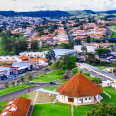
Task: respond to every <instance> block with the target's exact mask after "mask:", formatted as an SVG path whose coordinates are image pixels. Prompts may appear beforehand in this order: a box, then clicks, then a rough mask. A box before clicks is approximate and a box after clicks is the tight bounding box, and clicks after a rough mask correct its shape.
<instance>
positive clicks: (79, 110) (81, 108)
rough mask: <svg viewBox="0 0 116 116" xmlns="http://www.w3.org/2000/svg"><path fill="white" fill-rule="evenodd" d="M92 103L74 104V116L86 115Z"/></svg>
mask: <svg viewBox="0 0 116 116" xmlns="http://www.w3.org/2000/svg"><path fill="white" fill-rule="evenodd" d="M91 106H92V105H86V106H77V107H76V106H74V116H77V114H78V116H86V114H87V111H89V109H90V107H91Z"/></svg>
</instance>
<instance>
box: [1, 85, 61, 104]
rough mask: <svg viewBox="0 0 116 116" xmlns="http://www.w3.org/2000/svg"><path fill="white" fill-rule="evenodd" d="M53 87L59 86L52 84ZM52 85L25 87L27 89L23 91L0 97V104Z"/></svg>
mask: <svg viewBox="0 0 116 116" xmlns="http://www.w3.org/2000/svg"><path fill="white" fill-rule="evenodd" d="M54 85H59V84H54ZM54 85H52V84H49V83H41V84H40V85H38V86H31V87H27V88H24V89H21V90H17V91H15V92H12V93H8V94H5V95H2V96H0V103H1V102H3V101H6V100H10V99H13V98H16V97H18V96H21V95H24V94H26V93H28V92H31V91H34V90H36V89H39V88H43V87H49V86H54Z"/></svg>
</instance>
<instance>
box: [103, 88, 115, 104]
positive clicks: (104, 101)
mask: <svg viewBox="0 0 116 116" xmlns="http://www.w3.org/2000/svg"><path fill="white" fill-rule="evenodd" d="M102 89H103V90H104V91H105V92H107V93H108V94H109V95H111V100H110V99H109V97H108V96H107V95H105V94H104V93H102V94H101V95H102V96H103V98H104V99H103V100H102V103H108V104H112V105H114V106H116V90H115V89H113V88H102Z"/></svg>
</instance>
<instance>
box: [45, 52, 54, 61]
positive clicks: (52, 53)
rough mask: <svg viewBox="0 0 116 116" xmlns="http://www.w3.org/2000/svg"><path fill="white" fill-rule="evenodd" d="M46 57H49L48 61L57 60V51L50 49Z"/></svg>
mask: <svg viewBox="0 0 116 116" xmlns="http://www.w3.org/2000/svg"><path fill="white" fill-rule="evenodd" d="M46 58H47V59H48V61H50V60H56V57H55V52H54V51H53V50H49V51H48V53H47V54H46Z"/></svg>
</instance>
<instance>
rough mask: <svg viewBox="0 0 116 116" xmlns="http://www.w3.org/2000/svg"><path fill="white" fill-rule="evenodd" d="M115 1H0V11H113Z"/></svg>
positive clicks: (115, 5) (115, 6)
mask: <svg viewBox="0 0 116 116" xmlns="http://www.w3.org/2000/svg"><path fill="white" fill-rule="evenodd" d="M115 9H116V0H0V10H14V11H39V10H97V11H98V10H115Z"/></svg>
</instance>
